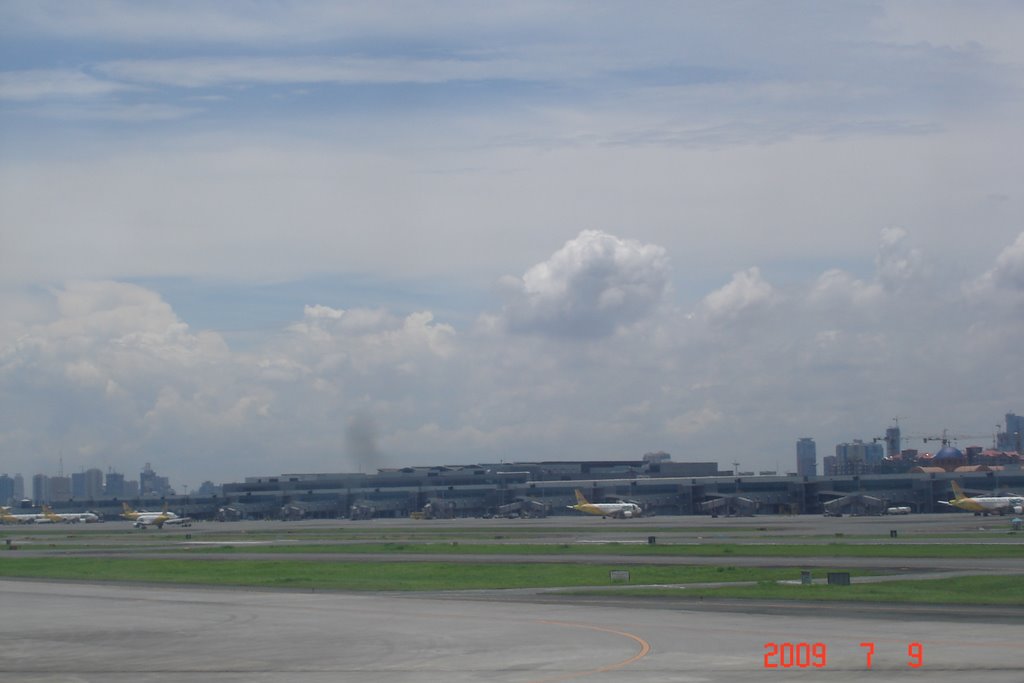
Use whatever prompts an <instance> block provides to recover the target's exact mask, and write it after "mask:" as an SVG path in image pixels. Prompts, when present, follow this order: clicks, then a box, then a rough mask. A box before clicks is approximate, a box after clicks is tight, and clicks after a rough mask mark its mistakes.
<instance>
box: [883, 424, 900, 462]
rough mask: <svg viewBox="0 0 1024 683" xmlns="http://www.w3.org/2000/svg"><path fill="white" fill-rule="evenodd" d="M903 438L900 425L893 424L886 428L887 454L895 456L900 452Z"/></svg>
mask: <svg viewBox="0 0 1024 683" xmlns="http://www.w3.org/2000/svg"><path fill="white" fill-rule="evenodd" d="M902 441H903V439H902V438H901V437H900V427H899V425H893V426H892V427H889V428H888V429H886V430H885V455H886V457H889V458H893V457H896V456H897V455H899V454H900V445H901V443H902Z"/></svg>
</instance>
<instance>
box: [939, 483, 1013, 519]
mask: <svg viewBox="0 0 1024 683" xmlns="http://www.w3.org/2000/svg"><path fill="white" fill-rule="evenodd" d="M951 483H952V485H953V495H954V496H956V497H955V498H953V500H949V501H946V500H940V501H938V502H939V503H941V504H943V505H951V506H953V507H956V508H960V509H961V510H967V511H968V512H973V513H974V514H975V515H985V516H988V515H990V514H991V515H1005V514H1006V513H1007V512H1012V513H1014V514H1017V515H1019V514H1022V513H1024V498H1022V497H1020V496H974V497H970V496H967V495H965V494H964V490H963V489H962V488H960V484H958V483H957V482H955V481H954V482H951Z"/></svg>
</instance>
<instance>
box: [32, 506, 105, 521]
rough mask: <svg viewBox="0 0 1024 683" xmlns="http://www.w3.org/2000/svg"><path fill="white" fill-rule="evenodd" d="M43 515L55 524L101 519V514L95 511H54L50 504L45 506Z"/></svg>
mask: <svg viewBox="0 0 1024 683" xmlns="http://www.w3.org/2000/svg"><path fill="white" fill-rule="evenodd" d="M43 517H45V518H46V519H48V520H49V521H50V522H53V523H54V524H56V523H58V522H62V523H64V524H78V523H79V522H86V523H90V522H98V521H100V518H99V515H97V514H96V513H95V512H54V511H53V510H51V509H50V506H49V505H44V506H43ZM37 521H38V520H37Z"/></svg>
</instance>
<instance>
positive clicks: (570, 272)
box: [504, 230, 669, 337]
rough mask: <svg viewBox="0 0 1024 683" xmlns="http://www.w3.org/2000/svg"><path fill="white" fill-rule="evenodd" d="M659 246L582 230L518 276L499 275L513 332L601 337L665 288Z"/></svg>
mask: <svg viewBox="0 0 1024 683" xmlns="http://www.w3.org/2000/svg"><path fill="white" fill-rule="evenodd" d="M668 283H669V265H668V256H667V254H666V252H665V250H664V249H663V248H661V247H659V246H656V245H652V244H641V243H640V242H638V241H636V240H623V239H619V238H618V237H615V236H613V235H608V234H606V233H603V232H600V231H597V230H584V231H583V232H581V233H580V234H579V235H578V236H577V237H576V238H575V239H573V240H570V241H568V242H566V243H565V245H564V246H563V247H562V248H561V249H559V250H558V251H557V252H555V253H554V254H553V255H552V256H551V258H550V259H548V260H547V261H544V262H543V263H538V264H537V265H535V266H533V267H532V268H530V269H529V270H528V271H526V273H525V274H524V275H523V277H522V278H521V279H509V278H506V279H505V280H504V285H505V286H506V288H507V290H508V295H509V301H508V303H507V304H506V306H505V311H504V315H505V320H506V323H507V324H508V326H509V329H511V330H513V331H515V332H537V333H542V334H549V335H554V336H567V337H601V336H604V335H607V334H610V333H612V332H613V331H614V330H615V329H616V328H617V327H619V326H620V325H626V324H629V323H632V322H636V321H637V320H640V319H642V318H644V317H645V316H647V315H648V314H650V313H651V311H653V310H654V309H655V308H656V307H657V306H658V304H659V303H660V302H661V301H662V299H663V298H664V296H665V293H666V292H667V290H668Z"/></svg>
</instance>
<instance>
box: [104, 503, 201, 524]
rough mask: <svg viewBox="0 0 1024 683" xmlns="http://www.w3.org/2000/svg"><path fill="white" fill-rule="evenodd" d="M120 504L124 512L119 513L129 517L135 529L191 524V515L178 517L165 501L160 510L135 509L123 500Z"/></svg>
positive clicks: (126, 517)
mask: <svg viewBox="0 0 1024 683" xmlns="http://www.w3.org/2000/svg"><path fill="white" fill-rule="evenodd" d="M121 506H122V507H123V508H124V512H122V513H121V516H122V517H124V518H125V519H130V520H131V521H132V523H133V524H134V526H135V528H136V529H145V528H146V527H150V526H155V527H156V528H157V529H163V528H164V525H165V524H167V525H170V526H192V518H191V517H179V516H178V515H176V514H174V513H173V512H170V511H169V510H168V509H167V503H164V509H163V511H162V512H145V511H136V510H133V509H132V508H131V506H130V505H128V503H125V502H122V503H121Z"/></svg>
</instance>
